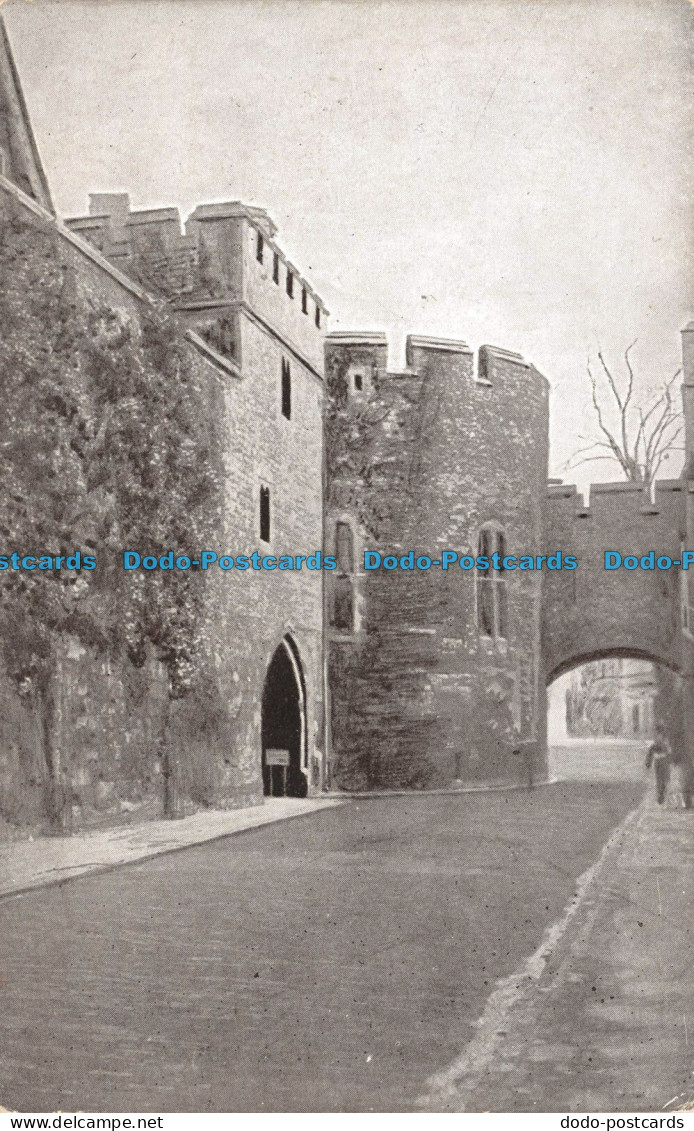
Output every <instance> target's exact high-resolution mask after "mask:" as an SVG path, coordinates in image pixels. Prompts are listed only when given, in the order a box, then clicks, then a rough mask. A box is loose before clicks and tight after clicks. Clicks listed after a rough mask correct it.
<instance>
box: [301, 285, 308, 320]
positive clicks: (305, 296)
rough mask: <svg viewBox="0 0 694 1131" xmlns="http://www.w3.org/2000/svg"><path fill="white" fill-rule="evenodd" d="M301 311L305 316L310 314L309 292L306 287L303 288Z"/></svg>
mask: <svg viewBox="0 0 694 1131" xmlns="http://www.w3.org/2000/svg"><path fill="white" fill-rule="evenodd" d="M301 310H302V312H303V313H304V314H308V291H307V290H306V287H302V288H301Z"/></svg>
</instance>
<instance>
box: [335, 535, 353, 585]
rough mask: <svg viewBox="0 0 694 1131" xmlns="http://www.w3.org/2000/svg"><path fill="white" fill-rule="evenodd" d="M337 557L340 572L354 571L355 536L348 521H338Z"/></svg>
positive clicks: (348, 572) (336, 537)
mask: <svg viewBox="0 0 694 1131" xmlns="http://www.w3.org/2000/svg"><path fill="white" fill-rule="evenodd" d="M335 557H336V558H337V568H338V570H339V572H340V573H347V574H350V573H353V572H354V538H353V537H352V527H351V526H350V525H349V523H348V522H338V524H337V526H336V528H335Z"/></svg>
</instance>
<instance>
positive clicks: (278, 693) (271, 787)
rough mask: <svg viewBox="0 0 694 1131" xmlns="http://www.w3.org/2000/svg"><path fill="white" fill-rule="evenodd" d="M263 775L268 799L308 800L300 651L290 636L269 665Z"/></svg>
mask: <svg viewBox="0 0 694 1131" xmlns="http://www.w3.org/2000/svg"><path fill="white" fill-rule="evenodd" d="M261 729H262V773H263V793H264V794H265V796H266V797H305V796H306V794H307V792H308V782H307V778H306V774H305V772H304V763H305V743H306V706H305V693H304V679H303V672H302V669H301V661H300V659H299V654H298V650H297V649H296V646H295V645H294V643H293V641H292V640H291V639H290V638H289V637H285V639H284V640H282V642H281V643H280V644H279V645H278V647H277V648H276V649H275V651H274V653H273V656H272V659H271V660H270V663H269V665H268V669H267V673H266V675H265V683H264V686H263V699H262V728H261Z"/></svg>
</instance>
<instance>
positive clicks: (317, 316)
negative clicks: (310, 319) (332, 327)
mask: <svg viewBox="0 0 694 1131" xmlns="http://www.w3.org/2000/svg"><path fill="white" fill-rule="evenodd" d="M316 326H317V327H318V329H319V330H320V307H319V306H318V303H316Z"/></svg>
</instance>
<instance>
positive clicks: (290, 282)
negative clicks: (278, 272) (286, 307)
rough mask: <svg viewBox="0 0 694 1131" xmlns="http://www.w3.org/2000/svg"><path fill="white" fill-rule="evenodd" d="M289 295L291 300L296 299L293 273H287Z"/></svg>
mask: <svg viewBox="0 0 694 1131" xmlns="http://www.w3.org/2000/svg"><path fill="white" fill-rule="evenodd" d="M287 294H288V295H289V297H290V298H294V276H293V275H292V273H291V271H289V270H288V271H287Z"/></svg>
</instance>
